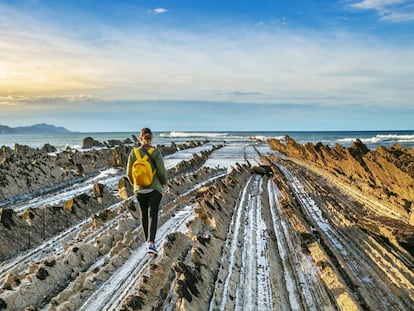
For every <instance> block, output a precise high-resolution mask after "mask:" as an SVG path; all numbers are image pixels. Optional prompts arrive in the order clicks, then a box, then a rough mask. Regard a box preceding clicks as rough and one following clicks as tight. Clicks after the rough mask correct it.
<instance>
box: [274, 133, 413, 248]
mask: <svg viewBox="0 0 414 311" xmlns="http://www.w3.org/2000/svg"><path fill="white" fill-rule="evenodd" d="M269 144H270V145H271V147H272V148H273V149H274V150H275V151H277V152H280V153H282V154H284V155H286V156H288V157H289V158H290V159H292V160H293V161H296V162H297V163H300V164H302V165H305V166H306V167H308V168H311V169H312V170H314V171H316V172H318V173H320V174H321V175H323V176H326V177H327V178H329V179H330V180H332V181H333V182H335V183H336V184H338V185H339V186H340V187H342V188H343V189H345V190H346V191H347V192H348V193H350V194H353V195H356V196H358V197H359V198H366V200H365V204H366V208H365V211H366V212H365V214H360V215H358V217H357V218H358V223H359V225H361V226H363V227H364V228H365V229H368V230H372V231H374V232H376V233H378V234H382V235H384V236H385V237H386V238H389V239H391V240H393V239H397V240H398V241H400V242H401V243H405V244H409V245H414V236H412V235H411V234H412V232H413V229H412V228H413V227H412V226H414V217H413V214H414V150H413V149H407V148H404V147H402V146H400V145H393V146H391V147H389V148H385V147H378V148H376V149H375V150H369V149H368V148H367V146H366V145H364V144H363V143H362V142H361V141H360V140H358V139H357V140H356V141H355V142H354V143H353V144H352V146H350V147H349V148H346V147H343V146H341V145H338V144H337V145H336V146H335V147H333V148H332V147H330V146H325V145H323V144H321V143H318V144H316V145H314V144H312V143H307V144H305V145H301V144H298V143H297V142H296V141H295V140H294V139H292V138H291V137H289V136H287V137H286V138H285V143H283V142H282V141H280V140H275V139H273V140H270V141H269Z"/></svg>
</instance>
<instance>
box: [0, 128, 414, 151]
mask: <svg viewBox="0 0 414 311" xmlns="http://www.w3.org/2000/svg"><path fill="white" fill-rule="evenodd" d="M133 134H134V135H135V136H138V132H108V133H103V132H95V133H67V134H54V135H39V134H37V135H29V134H8V135H6V134H0V146H8V147H11V148H13V147H14V145H15V144H16V143H17V144H20V145H27V146H30V147H33V148H41V147H43V145H44V144H46V143H49V144H51V145H53V146H55V147H56V148H57V149H58V150H64V149H66V148H67V147H70V148H74V149H81V148H82V141H83V139H84V138H85V137H88V136H90V137H93V138H94V139H96V140H98V141H101V142H103V141H108V140H110V139H119V140H124V139H126V138H131V135H133ZM286 135H289V136H290V137H292V138H294V139H295V140H296V141H297V142H299V143H306V142H312V143H318V142H321V143H323V144H324V145H329V146H334V145H335V144H341V145H343V146H346V147H348V146H350V145H351V144H352V143H353V142H354V141H355V140H356V139H357V138H359V139H360V140H361V141H362V142H363V143H364V144H366V145H367V146H368V148H370V149H375V148H376V147H378V146H385V147H389V146H391V145H393V144H400V145H402V146H404V147H407V148H414V130H412V131H318V132H299V131H298V132H283V131H275V132H260V131H251V132H247V131H246V132H244V131H240V132H232V131H230V132H221V131H218V132H215V131H211V132H179V131H162V132H154V140H153V143H154V144H155V145H157V144H164V145H169V144H170V143H171V142H175V143H185V142H188V141H190V140H203V141H204V140H209V141H210V142H224V141H225V142H228V143H243V142H248V141H252V140H267V139H269V138H277V139H284V137H285V136H286Z"/></svg>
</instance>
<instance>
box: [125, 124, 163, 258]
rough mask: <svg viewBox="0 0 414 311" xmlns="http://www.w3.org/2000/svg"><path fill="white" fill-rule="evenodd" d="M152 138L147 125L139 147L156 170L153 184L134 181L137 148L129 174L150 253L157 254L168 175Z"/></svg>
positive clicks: (128, 170) (129, 160) (128, 167)
mask: <svg viewBox="0 0 414 311" xmlns="http://www.w3.org/2000/svg"><path fill="white" fill-rule="evenodd" d="M152 138H153V135H152V132H151V130H150V129H149V128H147V127H145V128H143V129H142V130H141V132H140V135H139V140H140V142H141V146H140V147H139V148H138V152H139V153H140V155H141V157H144V156H145V155H147V156H148V157H149V159H148V161H149V162H150V164H151V166H152V168H153V170H155V172H156V173H155V175H154V178H153V180H152V182H151V184H150V185H149V186H139V185H136V184H134V183H133V178H132V166H133V164H134V162H135V161H136V159H137V155H136V153H135V152H136V151H135V150H134V149H135V148H134V149H133V150H132V151H131V152H130V154H129V156H128V164H127V175H128V178H129V181H130V182H131V184H133V185H134V193H135V195H136V196H137V200H138V202H139V205H140V208H141V221H142V228H143V230H144V234H145V240H146V241H147V242H148V253H152V254H154V255H157V254H158V252H157V249H156V248H155V243H154V242H155V234H156V232H157V225H158V208H159V206H160V202H161V198H162V186H163V185H165V184H166V183H167V178H168V175H167V170H166V169H165V165H164V160H163V157H162V154H161V151H160V150H158V149H157V148H155V147H153V146H151V143H152Z"/></svg>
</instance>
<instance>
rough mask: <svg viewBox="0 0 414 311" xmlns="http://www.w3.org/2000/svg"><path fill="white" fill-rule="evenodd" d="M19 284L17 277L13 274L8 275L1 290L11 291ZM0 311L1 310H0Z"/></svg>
mask: <svg viewBox="0 0 414 311" xmlns="http://www.w3.org/2000/svg"><path fill="white" fill-rule="evenodd" d="M20 283H21V281H20V278H19V276H17V275H16V274H14V273H8V274H7V275H6V278H5V279H4V281H3V284H2V285H1V286H2V288H3V289H6V290H12V289H13V288H15V287H17V286H19V285H20ZM0 310H1V308H0Z"/></svg>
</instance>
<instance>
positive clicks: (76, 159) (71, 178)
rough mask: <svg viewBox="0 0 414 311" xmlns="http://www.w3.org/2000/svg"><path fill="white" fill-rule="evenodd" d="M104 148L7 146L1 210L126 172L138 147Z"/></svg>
mask: <svg viewBox="0 0 414 311" xmlns="http://www.w3.org/2000/svg"><path fill="white" fill-rule="evenodd" d="M115 143H116V144H115ZM100 144H101V145H104V146H107V147H105V148H99V149H90V150H81V151H79V150H76V149H66V150H64V151H62V152H58V153H56V152H55V151H56V148H54V147H53V146H50V145H45V146H44V147H43V148H41V149H39V148H31V147H28V146H24V145H18V144H16V145H15V147H14V149H11V148H9V147H5V146H3V147H2V150H1V155H0V207H2V206H6V205H7V204H10V203H12V202H14V201H15V200H18V199H19V198H21V197H23V196H29V195H33V196H34V195H41V194H42V193H46V192H48V191H51V190H54V189H60V188H63V187H65V186H67V185H70V184H71V183H75V182H79V181H82V180H83V179H85V177H87V176H93V175H97V174H98V173H99V172H100V170H102V169H104V168H109V167H114V168H119V169H122V168H124V167H125V166H126V162H127V159H128V155H129V153H130V151H131V149H132V148H133V147H134V145H132V144H124V143H122V142H118V141H116V142H111V144H109V143H108V142H105V143H100ZM201 144H202V143H201V142H199V141H197V142H192V141H191V142H189V143H188V144H178V145H177V144H175V143H172V144H171V145H170V146H165V145H159V146H157V147H158V148H159V149H160V150H161V152H162V154H163V155H164V156H165V155H168V154H171V153H173V152H176V151H177V150H183V149H187V148H194V147H195V146H199V145H201Z"/></svg>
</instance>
